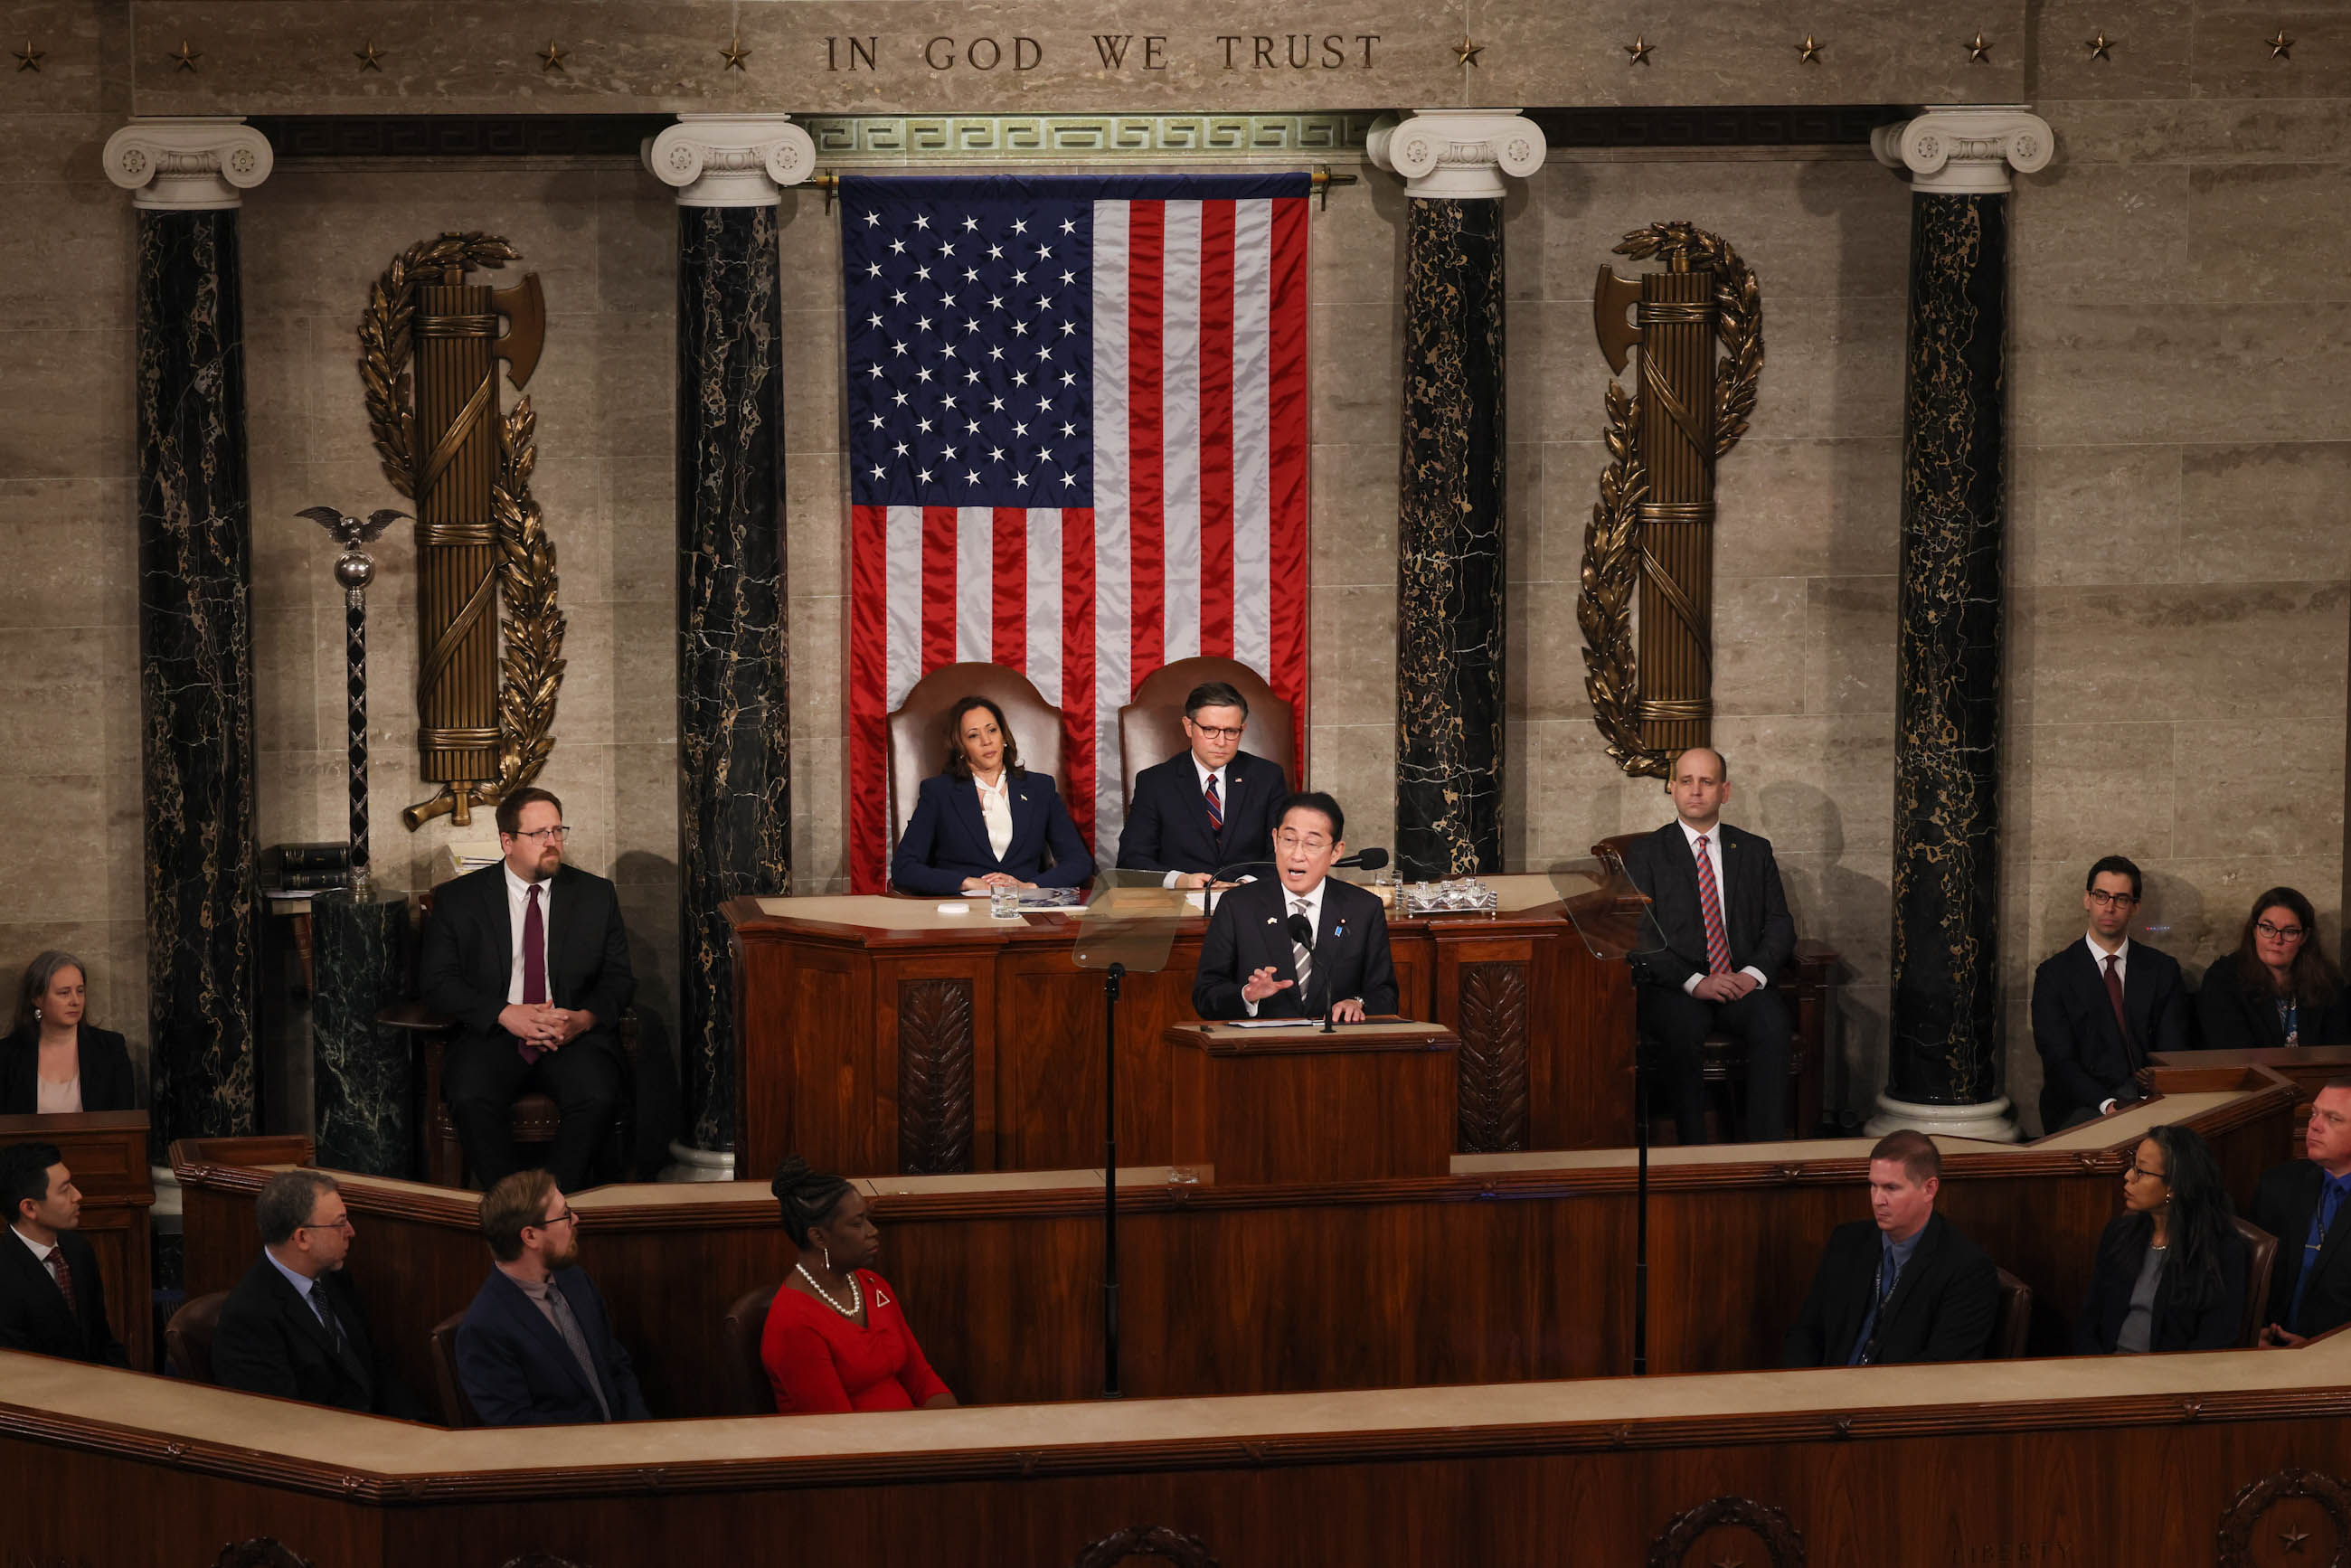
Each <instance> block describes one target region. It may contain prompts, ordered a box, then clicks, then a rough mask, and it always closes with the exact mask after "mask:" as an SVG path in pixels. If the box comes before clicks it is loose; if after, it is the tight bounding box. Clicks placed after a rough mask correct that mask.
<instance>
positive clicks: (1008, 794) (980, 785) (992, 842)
mask: <svg viewBox="0 0 2351 1568" xmlns="http://www.w3.org/2000/svg"><path fill="white" fill-rule="evenodd" d="M971 782H972V788H974V789H977V790H978V791H979V816H980V821H984V822H986V823H987V847H988V850H989V852H991V853H993V854H994V855H995V856H996V858H997V860H998V862H1001V861H1002V860H1003V859H1004V852H1005V851H1007V850H1008V849H1010V848H1011V847H1012V773H1011V770H1010V769H1006V770H1005V771H1004V772H1001V773H998V775H997V776H996V782H995V783H993V784H989V783H987V782H985V781H984V780H982V779H981V778H980V777H979V775H978V774H977V773H975V774H973V775H972V776H971Z"/></svg>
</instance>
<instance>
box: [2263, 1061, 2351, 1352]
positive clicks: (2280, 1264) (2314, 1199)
mask: <svg viewBox="0 0 2351 1568" xmlns="http://www.w3.org/2000/svg"><path fill="white" fill-rule="evenodd" d="M2302 1146H2303V1149H2304V1152H2305V1153H2306V1154H2308V1155H2309V1156H2310V1157H2309V1158H2308V1159H2303V1160H2288V1161H2286V1162H2285V1164H2283V1165H2282V1166H2271V1167H2270V1168H2269V1169H2268V1170H2265V1171H2263V1172H2262V1179H2261V1185H2260V1186H2257V1187H2255V1188H2254V1189H2253V1208H2252V1221H2253V1223H2254V1224H2255V1225H2258V1226H2260V1227H2261V1228H2262V1229H2263V1230H2266V1231H2268V1232H2269V1233H2270V1234H2271V1235H2273V1236H2274V1237H2276V1238H2277V1239H2278V1253H2277V1268H2276V1269H2275V1270H2273V1271H2272V1273H2271V1275H2270V1302H2269V1316H2268V1318H2267V1319H2266V1320H2265V1326H2264V1327H2263V1328H2262V1344H2264V1345H2272V1346H2277V1345H2299V1344H2303V1343H2307V1342H2308V1341H2309V1340H2310V1338H2311V1337H2312V1336H2313V1335H2314V1334H2323V1333H2325V1332H2326V1331H2327V1330H2329V1329H2333V1328H2340V1327H2342V1326H2343V1325H2344V1324H2345V1323H2346V1322H2351V1247H2346V1245H2345V1244H2344V1239H2343V1238H2344V1233H2345V1232H2346V1231H2351V1214H2346V1213H2345V1212H2344V1199H2345V1198H2346V1197H2351V1078H2337V1079H2335V1080H2333V1081H2331V1082H2328V1083H2327V1085H2326V1086H2325V1088H2323V1089H2321V1090H2320V1091H2319V1092H2318V1093H2317V1095H2316V1096H2315V1097H2314V1099H2313V1100H2312V1101H2311V1104H2310V1125H2309V1126H2308V1127H2307V1128H2305V1129H2304V1132H2303V1135H2302Z"/></svg>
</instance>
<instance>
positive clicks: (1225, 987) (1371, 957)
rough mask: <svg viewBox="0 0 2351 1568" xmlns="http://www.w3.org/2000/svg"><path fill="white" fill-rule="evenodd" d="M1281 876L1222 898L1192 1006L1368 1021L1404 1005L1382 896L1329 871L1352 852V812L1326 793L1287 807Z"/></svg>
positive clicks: (1229, 1013)
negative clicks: (1348, 841)
mask: <svg viewBox="0 0 2351 1568" xmlns="http://www.w3.org/2000/svg"><path fill="white" fill-rule="evenodd" d="M1275 821H1276V822H1277V824H1278V825H1277V826H1276V827H1275V828H1274V830H1273V865H1274V872H1275V877H1274V880H1272V881H1269V882H1252V883H1244V884H1242V885H1241V886H1239V887H1236V888H1233V889H1231V890H1229V891H1228V892H1227V893H1225V894H1223V895H1222V896H1220V897H1219V898H1218V899H1217V912H1216V913H1215V914H1214V915H1211V916H1209V918H1208V934H1207V936H1206V937H1205V938H1203V939H1202V941H1201V944H1200V967H1199V968H1198V970H1197V971H1196V975H1195V977H1194V979H1193V981H1192V1007H1193V1009H1194V1010H1195V1011H1196V1012H1197V1013H1198V1014H1199V1015H1200V1016H1201V1017H1202V1018H1204V1019H1237V1018H1260V1017H1263V1018H1308V1019H1318V1020H1319V1019H1323V1018H1326V1017H1327V1018H1332V1019H1336V1020H1337V1021H1339V1022H1341V1023H1361V1022H1363V1021H1364V1016H1365V1015H1366V1014H1370V1013H1393V1012H1395V1009H1396V983H1395V967H1394V966H1393V964H1392V963H1391V962H1390V961H1389V957H1388V916H1387V909H1386V907H1385V906H1384V904H1381V902H1380V899H1379V895H1378V894H1372V893H1366V892H1364V890H1363V889H1362V888H1360V887H1356V886H1353V885H1352V884H1351V883H1343V882H1341V881H1339V880H1338V879H1337V878H1335V877H1333V876H1332V875H1331V874H1330V872H1331V868H1332V866H1334V865H1336V864H1338V863H1339V859H1340V857H1341V856H1342V855H1343V854H1345V853H1346V852H1347V846H1346V843H1345V841H1344V839H1343V834H1344V833H1345V831H1346V828H1347V818H1346V814H1345V813H1344V812H1343V811H1341V810H1339V802H1338V801H1336V800H1332V798H1331V797H1330V796H1328V795H1325V794H1323V793H1322V792H1321V791H1320V790H1311V789H1310V790H1301V791H1300V792H1299V793H1297V794H1295V795H1292V796H1290V798H1289V799H1288V800H1285V801H1283V802H1282V804H1281V810H1280V814H1279V815H1278V816H1277V818H1276V819H1275Z"/></svg>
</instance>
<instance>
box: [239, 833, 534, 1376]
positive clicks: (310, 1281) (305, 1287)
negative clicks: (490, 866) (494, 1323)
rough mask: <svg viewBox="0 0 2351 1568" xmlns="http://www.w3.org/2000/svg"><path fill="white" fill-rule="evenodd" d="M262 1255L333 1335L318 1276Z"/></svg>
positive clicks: (266, 1251) (268, 1252)
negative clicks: (322, 1299)
mask: <svg viewBox="0 0 2351 1568" xmlns="http://www.w3.org/2000/svg"><path fill="white" fill-rule="evenodd" d="M513 874H514V873H512V872H508V873H507V875H508V876H512V875H513ZM261 1255H262V1256H263V1257H264V1258H266V1259H268V1260H269V1266H270V1267H271V1268H273V1269H275V1270H277V1271H278V1272H279V1273H281V1274H283V1275H285V1276H286V1282H287V1284H289V1285H291V1286H293V1287H294V1293H295V1294H296V1295H298V1296H299V1297H301V1298H302V1301H303V1304H304V1305H306V1306H308V1308H309V1309H310V1311H311V1312H313V1313H315V1314H316V1315H317V1317H318V1319H319V1326H320V1327H321V1328H324V1329H326V1330H327V1331H328V1332H329V1333H332V1332H333V1331H334V1325H333V1324H331V1323H329V1322H327V1307H326V1303H325V1302H323V1301H319V1296H318V1284H319V1281H318V1278H317V1276H315V1275H308V1274H300V1273H297V1272H296V1271H295V1270H291V1269H288V1268H287V1266H286V1265H285V1264H283V1263H281V1262H279V1261H278V1260H277V1253H275V1252H272V1251H271V1250H270V1249H268V1248H266V1247H265V1248H263V1249H261Z"/></svg>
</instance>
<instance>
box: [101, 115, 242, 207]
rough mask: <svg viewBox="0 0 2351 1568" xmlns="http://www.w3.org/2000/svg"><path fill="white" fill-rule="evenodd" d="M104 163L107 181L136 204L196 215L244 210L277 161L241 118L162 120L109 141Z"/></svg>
mask: <svg viewBox="0 0 2351 1568" xmlns="http://www.w3.org/2000/svg"><path fill="white" fill-rule="evenodd" d="M105 160H106V177H107V178H108V179H110V180H111V181H113V182H114V183H116V184H118V185H120V186H121V187H122V188H123V189H124V190H126V191H128V192H130V193H131V205H132V206H134V207H147V208H152V209H154V210H158V211H162V212H175V213H192V212H210V211H216V210H219V209H221V208H226V207H236V206H241V205H242V204H244V201H245V196H244V193H245V192H246V191H250V190H251V189H253V187H255V186H256V185H258V184H260V183H261V182H263V181H264V180H266V179H267V178H269V171H270V170H271V169H272V168H274V167H275V166H276V165H277V154H276V153H274V152H271V151H270V150H269V139H268V138H267V137H266V136H264V135H262V134H261V132H260V131H256V130H255V129H254V128H253V127H252V126H250V125H247V124H246V122H245V120H244V118H243V117H242V116H235V117H227V116H219V117H211V118H181V117H172V118H163V117H160V116H159V117H157V118H155V119H152V120H132V121H131V123H130V124H128V125H126V126H124V127H123V128H122V129H121V130H120V131H116V132H115V133H114V134H113V135H111V136H110V137H108V138H107V139H106V152H105Z"/></svg>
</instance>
